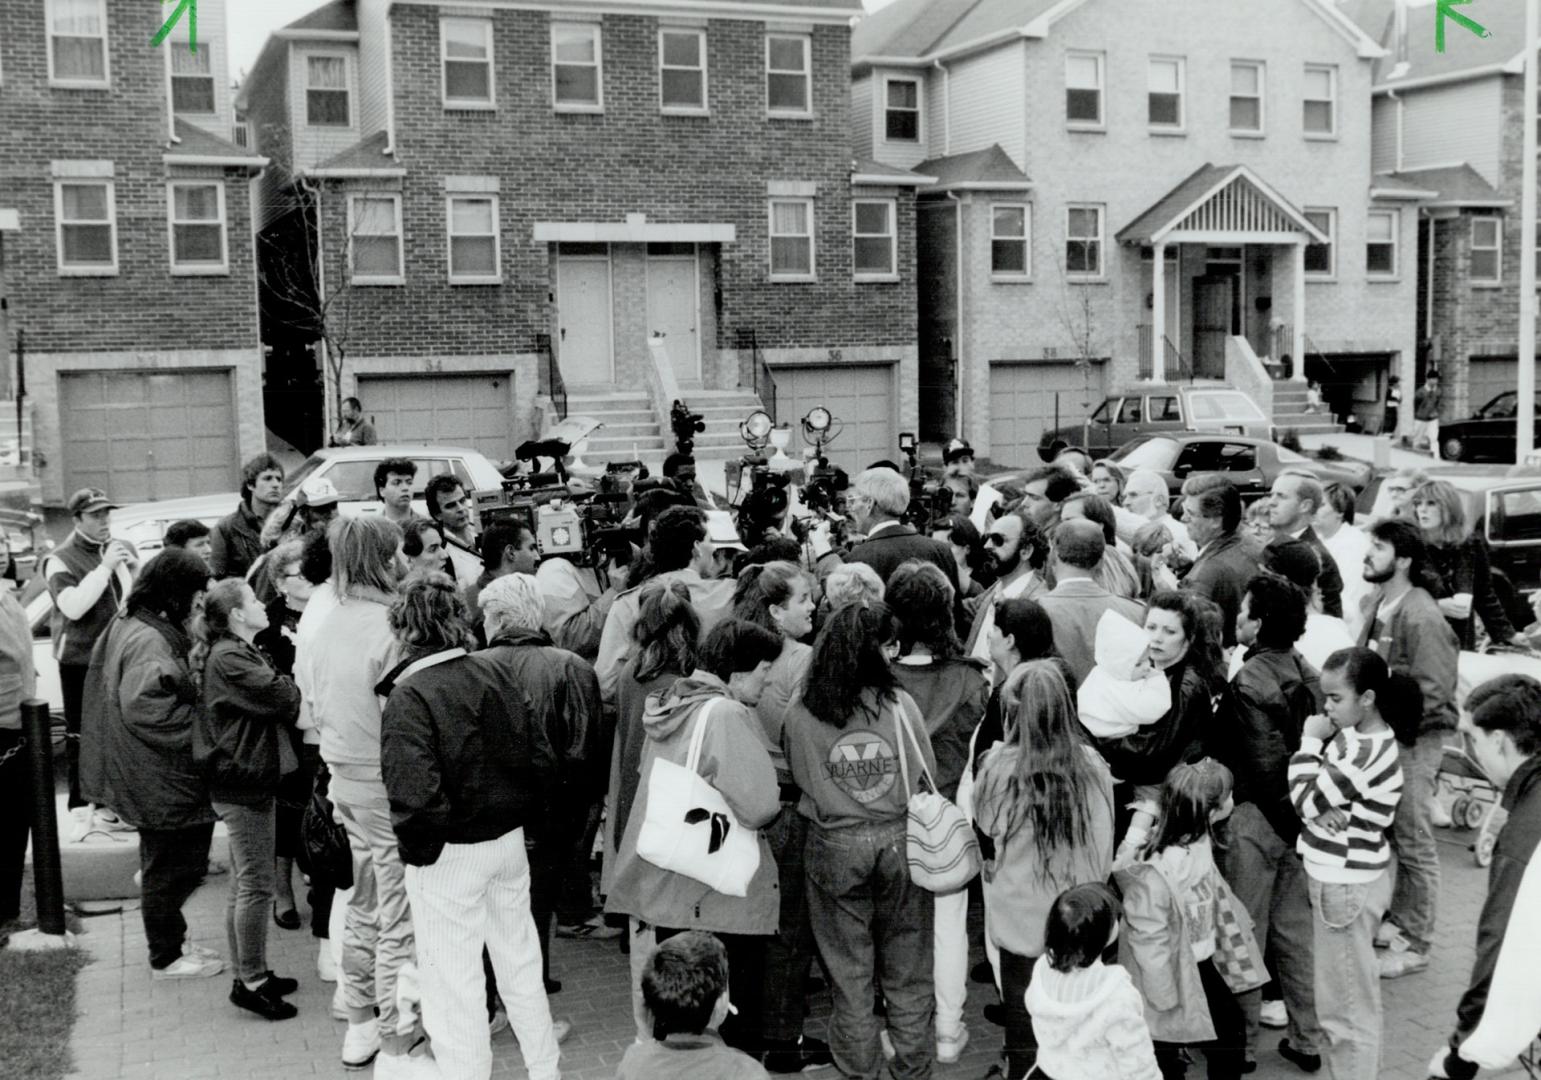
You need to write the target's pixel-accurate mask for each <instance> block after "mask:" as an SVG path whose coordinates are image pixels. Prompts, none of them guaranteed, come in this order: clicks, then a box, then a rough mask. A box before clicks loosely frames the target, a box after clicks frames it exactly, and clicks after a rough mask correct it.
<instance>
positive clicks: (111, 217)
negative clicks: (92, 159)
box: [54, 178, 118, 277]
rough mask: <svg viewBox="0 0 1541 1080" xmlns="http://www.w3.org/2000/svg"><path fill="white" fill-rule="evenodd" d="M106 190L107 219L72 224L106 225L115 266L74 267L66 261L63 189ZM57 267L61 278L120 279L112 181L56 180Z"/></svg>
mask: <svg viewBox="0 0 1541 1080" xmlns="http://www.w3.org/2000/svg"><path fill="white" fill-rule="evenodd" d="M66 185H68V186H72V187H105V188H106V189H107V220H106V221H105V222H101V221H85V220H82V221H72V222H70V224H72V225H96V226H100V225H103V224H105V225H106V226H107V236H108V238H109V239H110V240H111V241H112V264H111V265H110V266H109V265H107V264H105V263H87V264H80V265H75V266H71V265H69V264H67V263H65V261H64V227H65V220H64V188H65V186H66ZM54 264H55V267H56V269H57V270H58V273H59V276H60V277H117V276H118V200H117V189H116V183H115V181H113V180H98V179H73V178H72V179H58V180H55V181H54Z"/></svg>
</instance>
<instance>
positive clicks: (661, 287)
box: [647, 244, 701, 383]
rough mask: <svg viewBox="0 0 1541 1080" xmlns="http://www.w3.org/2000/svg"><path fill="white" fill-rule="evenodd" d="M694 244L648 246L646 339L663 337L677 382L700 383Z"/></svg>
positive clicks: (699, 339)
mask: <svg viewBox="0 0 1541 1080" xmlns="http://www.w3.org/2000/svg"><path fill="white" fill-rule="evenodd" d="M697 295H698V290H697V280H696V249H695V245H694V244H649V245H648V252H647V335H648V337H649V338H652V337H656V336H658V335H660V334H661V335H663V340H664V350H665V351H666V352H667V353H668V354H669V363H670V364H671V365H672V366H673V367H674V377H675V378H676V379H678V380H679V381H680V382H682V383H685V382H691V383H694V382H700V381H701V335H700V334H699V333H698V332H697V330H696V327H697V326H698V325H699V324H698V320H697V318H696V314H697V303H696V297H697Z"/></svg>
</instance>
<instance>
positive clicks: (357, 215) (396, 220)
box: [348, 195, 406, 285]
mask: <svg viewBox="0 0 1541 1080" xmlns="http://www.w3.org/2000/svg"><path fill="white" fill-rule="evenodd" d="M348 252H349V254H348V264H349V266H351V267H352V268H353V283H354V284H355V285H401V284H404V283H405V280H406V279H405V277H404V276H403V274H402V262H401V196H400V195H354V196H352V197H350V198H349V199H348Z"/></svg>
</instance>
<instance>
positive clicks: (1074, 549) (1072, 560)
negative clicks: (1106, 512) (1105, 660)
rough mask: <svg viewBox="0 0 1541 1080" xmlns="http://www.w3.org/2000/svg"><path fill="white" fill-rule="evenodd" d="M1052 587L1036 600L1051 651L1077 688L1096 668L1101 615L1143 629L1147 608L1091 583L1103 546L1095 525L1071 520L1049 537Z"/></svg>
mask: <svg viewBox="0 0 1541 1080" xmlns="http://www.w3.org/2000/svg"><path fill="white" fill-rule="evenodd" d="M1051 539H1052V544H1053V546H1052V548H1051V551H1052V554H1051V555H1050V556H1049V558H1050V560H1051V561H1052V563H1053V564H1054V581H1055V585H1054V588H1052V589H1050V590H1049V591H1048V592H1046V593H1044V594H1043V595H1042V596H1040V597H1038V603H1039V605H1040V606H1041V607H1042V608H1043V610H1044V611H1046V612H1048V614H1049V622H1050V624H1052V625H1053V627H1054V651H1055V652H1057V653H1059V655H1060V658H1061V659H1063V660H1064V661H1065V663H1066V664H1068V665H1069V666H1070V670H1071V671H1072V672H1074V673H1075V681H1076V685H1078V686H1079V685H1080V684H1081V683H1082V682H1084V681H1085V680H1086V676H1087V675H1089V674H1091V670H1092V668H1093V667H1095V666H1096V663H1097V659H1096V655H1095V646H1096V642H1097V623H1098V622H1099V621H1101V619H1102V616H1103V614H1104V613H1106V612H1109V611H1116V612H1118V613H1119V614H1120V615H1122V616H1124V617H1125V618H1127V619H1128V620H1129V621H1130V622H1132V623H1134V624H1135V625H1137V626H1142V625H1144V622H1145V609H1144V607H1143V606H1142V605H1140V604H1137V603H1135V602H1134V601H1133V600H1127V599H1125V598H1124V597H1122V596H1114V595H1113V594H1112V593H1110V592H1108V590H1106V589H1104V588H1103V587H1102V586H1101V585H1098V584H1097V582H1096V581H1094V580H1093V575H1095V574H1096V573H1097V567H1098V566H1099V565H1101V563H1102V556H1103V554H1104V552H1105V551H1106V550H1107V541H1106V539H1105V538H1104V537H1103V535H1102V526H1100V525H1098V524H1097V523H1096V522H1095V521H1087V520H1085V519H1079V520H1077V519H1072V520H1070V521H1066V522H1062V523H1061V524H1060V525H1058V526H1057V527H1056V528H1055V529H1054V532H1053V534H1052V537H1051Z"/></svg>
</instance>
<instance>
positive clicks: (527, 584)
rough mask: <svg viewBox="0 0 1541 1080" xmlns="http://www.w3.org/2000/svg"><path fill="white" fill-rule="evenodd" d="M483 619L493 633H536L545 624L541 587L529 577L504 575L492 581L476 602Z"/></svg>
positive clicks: (526, 575)
mask: <svg viewBox="0 0 1541 1080" xmlns="http://www.w3.org/2000/svg"><path fill="white" fill-rule="evenodd" d="M477 603H478V604H480V605H481V609H482V615H484V616H490V617H491V619H492V625H493V627H494V628H495V632H496V633H498V634H501V633H502V632H503V631H505V630H512V629H520V630H539V629H540V628H541V624H542V623H544V622H545V620H546V601H545V598H544V597H542V596H541V594H540V585H539V584H537V583H536V581H535V578H534V577H533V576H532V575H530V574H504V575H503V576H502V577H500V578H495V579H494V580H493V581H492V582H490V583H489V584H488V585H487V587H486V588H485V589H483V590H482V593H481V596H480V597H478V598H477Z"/></svg>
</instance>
